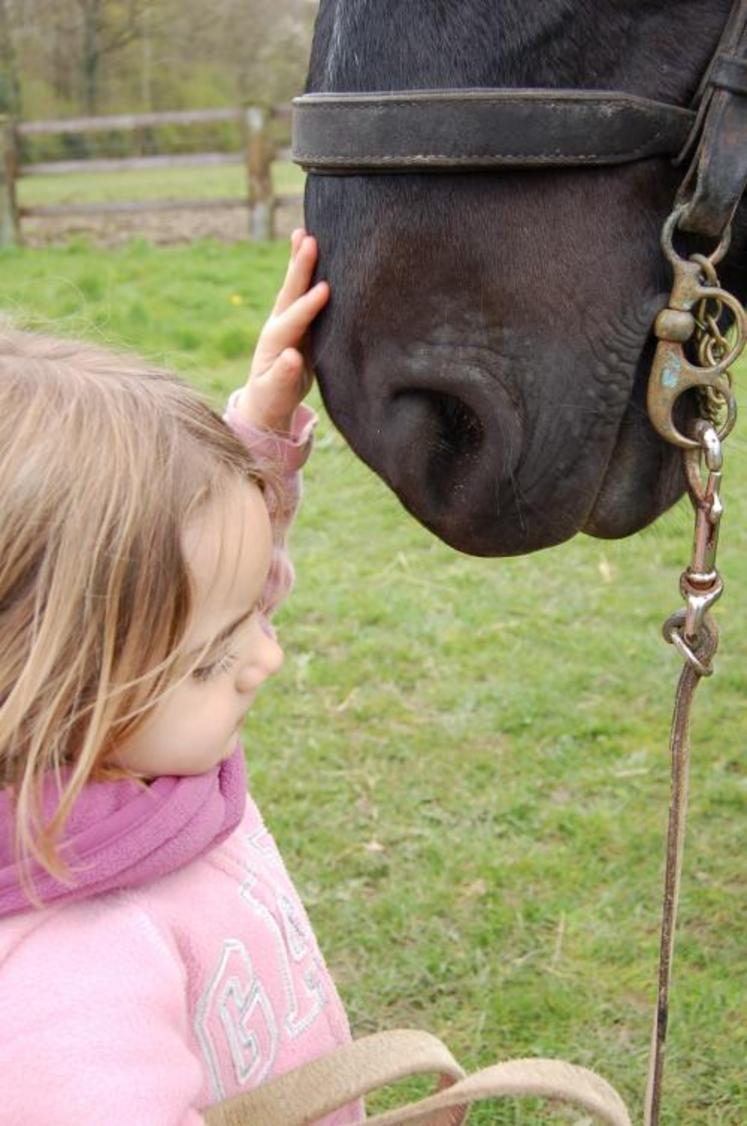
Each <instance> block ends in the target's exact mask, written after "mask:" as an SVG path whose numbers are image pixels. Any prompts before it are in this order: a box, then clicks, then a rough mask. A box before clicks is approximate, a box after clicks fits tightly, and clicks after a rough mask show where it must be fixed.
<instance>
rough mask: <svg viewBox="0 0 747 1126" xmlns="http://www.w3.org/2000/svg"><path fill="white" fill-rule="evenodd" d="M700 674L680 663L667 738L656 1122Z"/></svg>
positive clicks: (711, 641)
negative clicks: (668, 774) (667, 800)
mask: <svg viewBox="0 0 747 1126" xmlns="http://www.w3.org/2000/svg"><path fill="white" fill-rule="evenodd" d="M706 620H707V623H708V626H707V630H706V631H705V635H704V638H703V641H702V643H701V645H700V646H699V647H698V651H697V653H696V656H697V657H698V659H699V660H700V661H701V662H703V663H704V664H705V665H708V664H709V663H710V660H711V658H712V657H713V654H714V653H715V651H716V646H717V645H718V632H717V630H716V626H715V625H714V624H713V622H712V621H711V620H710V618H708V619H706ZM700 679H701V676H700V674H699V673H698V672H697V671H696V669H695V668H694V667H693V666H692V665H690V664H689V663H688V664H686V665H685V667H684V668H683V670H682V672H681V674H680V679H679V682H678V685H677V692H676V695H675V703H674V714H673V718H672V729H671V735H670V741H669V750H670V755H671V761H672V775H671V798H670V805H669V828H668V831H667V858H666V871H665V875H664V903H663V907H662V917H661V940H660V948H659V979H658V990H657V998H656V1009H655V1011H654V1024H653V1030H652V1034H651V1052H650V1055H649V1070H648V1081H647V1084H646V1097H645V1104H644V1106H645V1109H644V1120H643V1121H644V1126H658V1123H659V1111H660V1106H661V1090H662V1078H663V1072H664V1049H665V1044H666V1038H667V1023H668V1019H669V986H670V984H671V979H672V959H673V956H674V938H675V930H676V925H677V905H678V901H679V892H680V878H681V874H682V854H683V848H684V841H685V822H686V817H687V794H688V781H689V772H690V770H689V768H690V711H691V708H692V702H693V696H694V694H695V689H696V688H697V687H698V683H699V681H700Z"/></svg>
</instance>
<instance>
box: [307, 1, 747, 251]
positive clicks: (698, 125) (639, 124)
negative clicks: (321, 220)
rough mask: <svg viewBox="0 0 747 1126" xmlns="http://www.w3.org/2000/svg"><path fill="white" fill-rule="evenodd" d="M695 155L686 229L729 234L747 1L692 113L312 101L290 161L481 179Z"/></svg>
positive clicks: (686, 190) (654, 106) (422, 93)
mask: <svg viewBox="0 0 747 1126" xmlns="http://www.w3.org/2000/svg"><path fill="white" fill-rule="evenodd" d="M652 156H668V157H671V158H673V159H674V161H675V163H677V164H681V163H684V161H685V160H686V159H687V158H688V157H690V158H691V159H690V165H689V167H688V171H687V172H686V174H685V177H684V179H683V182H682V185H681V188H680V192H679V196H678V203H680V204H683V205H684V206H683V208H682V210H681V212H680V216H679V226H680V227H682V228H683V229H685V230H688V231H693V232H696V233H698V234H702V235H708V236H712V237H715V238H720V237H722V236H723V234H724V232H725V231H726V230H727V228H728V226H729V224H730V221H731V218H732V216H733V214H734V211H735V210H736V207H737V205H738V203H739V201H740V199H741V198H742V195H743V193H744V191H745V186H746V185H747V0H735V2H734V4H733V7H732V10H731V13H730V15H729V18H728V19H727V22H726V25H725V27H724V30H723V33H722V35H721V38H720V40H719V43H718V45H717V47H716V50H715V51H714V53H713V56H712V58H711V61H710V63H709V65H708V67H707V68H706V71H705V74H704V75H703V79H702V81H701V83H700V86H699V88H698V92H697V95H696V97H695V99H694V101H693V104H692V105H691V106H690V107H689V108H683V107H681V106H675V105H670V104H669V103H667V102H659V101H654V100H652V99H649V98H639V97H636V96H635V95H632V94H625V93H621V92H619V91H603V90H543V89H450V90H400V91H394V92H387V93H360V94H351V93H325V94H305V95H304V96H303V97H299V98H296V99H295V100H294V102H293V159H294V161H295V162H296V163H297V164H300V165H301V166H302V167H303V168H304V169H306V170H307V171H309V172H313V173H317V174H325V175H345V174H347V175H351V174H370V173H392V172H479V171H483V172H484V171H491V170H495V169H500V168H543V169H548V168H554V167H559V166H560V167H574V166H575V167H582V166H598V165H610V164H622V163H627V162H630V161H635V160H641V159H643V158H646V157H652Z"/></svg>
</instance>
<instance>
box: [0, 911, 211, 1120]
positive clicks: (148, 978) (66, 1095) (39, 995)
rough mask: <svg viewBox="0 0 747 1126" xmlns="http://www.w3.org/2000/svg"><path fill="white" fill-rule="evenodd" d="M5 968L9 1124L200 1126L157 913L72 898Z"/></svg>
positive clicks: (0, 1067)
mask: <svg viewBox="0 0 747 1126" xmlns="http://www.w3.org/2000/svg"><path fill="white" fill-rule="evenodd" d="M50 921H51V925H47V926H45V925H41V926H38V927H37V928H36V929H35V930H33V931H32V932H31V933H30V934H28V935H26V937H25V938H24V939H23V940H22V941H21V942H20V943H19V944H18V945H16V946H15V948H14V949H13V950H12V951H11V952H10V954H9V957H8V958H7V960H6V962H5V969H6V970H7V972H5V973H4V972H3V968H2V967H0V1076H2V1080H1V1081H0V1088H2V1107H1V1108H0V1119H1V1120H2V1121H3V1122H8V1123H10V1122H16V1123H23V1124H24V1126H50V1124H51V1123H54V1126H80V1124H81V1123H83V1122H101V1123H106V1126H133V1123H136V1122H137V1123H146V1122H147V1123H148V1126H201V1124H203V1123H204V1119H203V1117H202V1115H201V1114H200V1111H199V1110H198V1096H199V1092H200V1090H201V1083H202V1067H201V1064H200V1061H199V1059H198V1058H197V1057H196V1056H195V1055H194V1054H193V1053H192V1051H191V1050H190V1047H189V1024H188V1020H189V1018H188V1012H187V999H186V988H185V982H184V971H183V968H182V966H181V965H180V963H179V961H178V959H177V957H176V956H175V954H174V953H173V952H172V951H171V950H170V949H169V946H168V943H167V941H166V939H165V938H164V937H162V935H161V933H160V931H158V930H157V929H156V927H155V925H154V924H153V923H152V922H151V920H150V918H149V917H148V916H147V915H146V914H144V913H142V912H140V911H136V910H134V909H132V908H128V907H127V906H126V905H125V904H124V903H123V902H120V903H119V904H112V903H111V901H109V902H107V903H106V904H104V905H101V906H99V905H98V904H97V901H96V900H92V901H89V902H87V903H84V904H78V905H73V906H71V907H68V908H66V909H65V910H64V911H63V912H60V913H59V914H56V915H55V916H54V917H52V919H51V920H50Z"/></svg>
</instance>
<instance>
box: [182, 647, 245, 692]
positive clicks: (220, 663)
mask: <svg viewBox="0 0 747 1126" xmlns="http://www.w3.org/2000/svg"><path fill="white" fill-rule="evenodd" d="M238 659H239V658H238V654H237V653H232V652H231V651H230V650H229V651H228V652H226V653H224V654H223V655H222V656H221V657H219V658H218V660H217V661H212V662H211V663H210V664H209V665H201V666H200V668H198V669H194V671H193V672H192V676H193V677H194V679H195V680H199V681H200V683H203V684H204V682H205V681H206V680H212V678H213V677H214V676H220V674H221V673H225V672H230V671H231V669H232V668H233V667H234V665H235V664H236V662H237V660H238Z"/></svg>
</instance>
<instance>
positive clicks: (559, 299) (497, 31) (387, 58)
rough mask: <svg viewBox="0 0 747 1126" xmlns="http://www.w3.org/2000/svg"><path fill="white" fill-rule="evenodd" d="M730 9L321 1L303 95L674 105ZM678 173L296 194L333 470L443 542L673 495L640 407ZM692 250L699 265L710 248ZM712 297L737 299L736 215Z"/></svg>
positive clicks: (636, 171) (741, 268)
mask: <svg viewBox="0 0 747 1126" xmlns="http://www.w3.org/2000/svg"><path fill="white" fill-rule="evenodd" d="M730 7H731V0H321V4H320V8H319V14H318V18H317V24H316V31H315V37H314V44H313V50H312V57H311V65H310V70H309V78H308V84H307V89H308V90H309V91H321V92H323V91H338V90H339V91H351V92H354V91H373V90H377V91H386V90H395V89H429V88H431V89H432V88H443V87H501V86H503V87H506V86H508V87H517V86H533V87H539V86H544V87H581V88H587V89H592V88H595V89H606V90H619V91H626V92H630V93H635V94H638V95H642V96H645V97H649V98H654V99H659V100H662V101H667V102H672V103H674V104H677V105H682V106H684V105H687V103H688V102H689V100H690V99H691V97H692V96H693V94H694V91H695V89H696V88H697V85H698V81H699V78H700V75H701V73H702V72H703V70H704V68H705V67H706V64H707V62H708V59H709V57H710V55H711V53H712V52H713V51H714V48H715V46H716V44H717V42H718V40H719V36H720V33H721V30H722V28H723V26H724V23H725V21H726V19H727V16H728V13H729V9H730ZM681 177H682V169H677V168H674V167H673V166H672V163H671V161H670V159H668V158H665V157H654V158H649V159H645V160H640V161H637V162H635V163H631V164H625V165H621V166H617V167H602V168H583V169H573V168H561V169H553V170H550V171H527V170H521V171H518V170H511V171H505V170H504V171H500V172H481V173H479V174H469V173H442V174H439V175H424V174H406V175H355V176H342V177H335V176H319V175H313V174H312V175H310V176H309V179H308V184H307V194H306V214H307V224H308V226H309V229H310V230H311V231H312V232H313V233H314V234H316V235H317V237H318V239H319V243H320V248H321V265H320V272H321V274H322V275H323V276H325V277H328V278H329V280H330V282H331V285H332V292H333V299H332V303H331V305H330V307H329V310H328V311H327V312H326V313H325V314H324V316H323V317H322V319H321V320H320V323H319V325H318V327H317V329H316V331H315V334H314V337H313V343H312V348H313V360H314V364H315V366H316V369H317V371H318V374H319V382H320V385H321V388H322V393H323V396H324V399H325V402H326V405H327V407H328V409H329V412H330V414H331V416H332V418H333V419H334V421H335V422H336V424H337V425H338V426H339V427H340V429H341V430H342V432H343V434H344V435H345V437H346V438H347V439H348V441H349V442H350V444H351V446H352V447H353V449H354V450H355V451H356V452H357V453H358V454H359V455H360V457H361V458H363V460H364V461H365V462H367V463H368V464H369V465H370V466H372V467H373V469H375V470H376V472H377V473H379V474H380V475H381V477H382V478H383V479H384V480H385V481H386V482H387V483H388V484H389V485H390V486H391V487H392V489H394V491H395V492H396V493H397V495H398V496H399V497H400V499H401V501H402V503H403V504H404V505H405V506H406V508H408V509H409V510H410V512H412V513H413V514H414V515H415V516H416V517H417V518H418V519H419V520H420V521H422V523H423V524H425V525H426V526H427V527H428V528H430V529H431V530H432V531H433V532H435V533H436V535H438V536H440V537H441V538H442V539H443V540H445V541H446V542H447V543H450V544H452V545H453V546H454V547H457V548H459V549H461V550H462V551H466V552H471V553H474V554H478V555H511V554H519V553H523V552H528V551H532V550H535V549H537V548H542V547H546V546H549V545H551V544H555V543H559V542H561V541H563V540H565V539H568V538H569V537H571V536H573V535H574V534H575V533H576V532H578V531H584V532H588V533H589V534H591V535H595V536H600V537H620V536H625V535H629V534H630V533H632V532H635V531H637V530H638V529H639V528H641V527H643V526H644V525H646V524H647V523H649V522H650V521H652V520H654V519H655V518H656V517H657V516H658V515H659V514H660V513H661V512H663V511H664V510H665V509H666V508H668V507H669V506H670V505H671V504H672V503H673V502H674V501H675V500H676V499H677V498H678V497H679V496H680V494H681V492H682V489H683V476H682V471H681V468H680V458H679V454H678V452H677V451H676V450H675V449H674V448H673V447H671V446H668V445H667V444H666V443H665V442H663V441H662V440H661V439H660V438H659V437H658V436H657V435H656V433H655V432H654V431H653V429H652V427H651V425H650V423H649V421H648V418H647V414H646V409H645V389H646V380H647V372H648V369H649V365H650V362H651V357H652V351H653V338H652V335H651V326H652V321H653V319H654V316H655V314H656V312H657V310H658V309H660V308H661V307H662V306H663V305H665V304H666V297H667V294H668V292H669V288H670V272H669V268H668V266H667V264H666V262H665V261H664V259H663V257H662V254H661V251H660V247H659V231H660V228H661V225H662V223H663V221H664V219H665V218H666V216H667V215H668V213H669V212H670V210H671V208H672V202H673V199H674V196H675V193H676V189H677V186H678V183H679V181H680V179H681ZM709 249H710V247H709ZM720 274H721V280H722V284H724V285H725V286H726V288H731V289H733V291H734V292H735V293H737V294H738V295H740V296H741V297H742V298H744V295H745V291H746V290H747V207H745V205H744V204H743V205H742V208H741V211H740V212H738V214H737V217H736V221H735V224H734V235H733V239H732V246H731V251H730V253H729V255H728V257H727V259H726V260H725V261H724V263H722V265H721V267H720Z"/></svg>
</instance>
